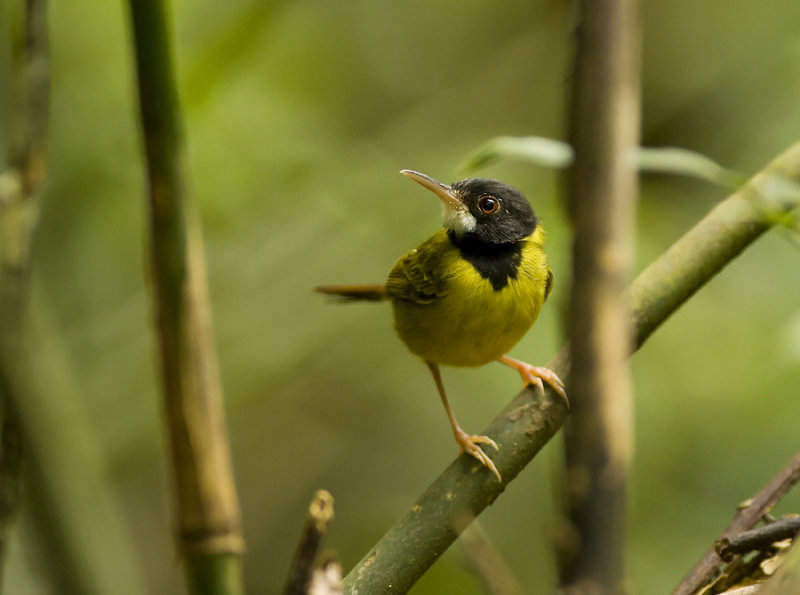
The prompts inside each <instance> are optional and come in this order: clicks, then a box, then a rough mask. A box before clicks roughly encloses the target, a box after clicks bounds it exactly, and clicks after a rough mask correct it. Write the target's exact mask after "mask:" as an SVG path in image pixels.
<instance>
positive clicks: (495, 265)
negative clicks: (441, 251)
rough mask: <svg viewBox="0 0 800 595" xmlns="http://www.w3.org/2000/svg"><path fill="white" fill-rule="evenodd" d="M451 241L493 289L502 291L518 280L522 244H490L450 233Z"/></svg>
mask: <svg viewBox="0 0 800 595" xmlns="http://www.w3.org/2000/svg"><path fill="white" fill-rule="evenodd" d="M447 235H448V236H449V237H450V241H451V242H453V244H455V246H456V247H457V248H458V249H459V250H460V251H461V256H462V257H464V259H465V260H466V261H467V262H469V263H470V264H471V265H472V266H473V267H474V268H475V270H476V271H477V272H478V274H479V275H480V276H481V277H483V278H484V279H486V280H487V281H489V283H491V284H492V289H494V290H495V291H500V290H501V289H503V288H504V287H505V286H507V285H508V283H509V282H510V281H511V280H512V279H516V278H517V273H518V272H519V265H520V263H521V262H522V242H513V243H509V244H489V243H485V242H479V241H470V240H469V239H467V238H456V237H455V234H451V233H448V234H447Z"/></svg>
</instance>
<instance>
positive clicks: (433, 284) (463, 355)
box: [387, 227, 551, 366]
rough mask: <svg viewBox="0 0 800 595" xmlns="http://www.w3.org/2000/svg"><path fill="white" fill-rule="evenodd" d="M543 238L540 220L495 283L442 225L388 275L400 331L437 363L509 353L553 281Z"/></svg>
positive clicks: (465, 362) (466, 362)
mask: <svg viewBox="0 0 800 595" xmlns="http://www.w3.org/2000/svg"><path fill="white" fill-rule="evenodd" d="M543 239H544V234H543V231H542V230H541V227H538V228H537V229H536V230H535V231H534V233H533V234H531V236H529V237H528V238H527V239H526V240H524V241H523V243H522V245H521V252H520V254H519V257H518V258H517V259H516V261H515V266H514V269H515V270H514V271H513V273H512V274H510V275H509V276H508V278H507V279H506V282H505V283H504V284H502V285H503V286H502V287H501V288H499V289H497V288H496V287H495V286H496V285H499V284H498V283H497V280H496V279H495V284H494V285H493V283H492V282H490V280H489V279H488V278H486V277H485V276H483V275H482V274H481V273H480V272H479V271H478V269H477V268H476V266H475V265H473V264H472V263H470V262H469V261H468V260H466V259H465V258H464V257H463V256H462V254H461V252H460V251H459V249H458V248H456V247H455V246H454V245H453V244H452V243H451V242H450V240H449V238H448V237H447V235H446V233H445V232H444V231H441V232H439V233H437V234H435V235H434V236H433V237H432V238H430V239H429V240H428V241H427V242H425V243H424V244H422V246H420V247H419V248H418V249H417V250H415V251H414V252H411V253H409V254H408V255H406V256H404V257H403V258H401V259H400V260H399V261H398V263H397V264H396V265H395V267H394V269H393V270H392V272H391V273H390V275H389V280H388V282H387V290H388V293H389V296H390V297H391V298H392V304H393V306H394V319H395V329H396V330H397V334H398V335H399V336H400V338H401V339H402V340H403V341H404V342H405V343H406V345H407V346H408V348H409V349H410V350H411V351H412V352H413V353H415V354H417V355H419V356H420V357H421V358H422V359H424V360H425V361H428V362H432V363H437V364H444V365H451V366H481V365H484V364H486V363H489V362H491V361H493V360H495V359H497V358H498V357H500V356H501V355H503V354H505V353H507V352H508V351H509V350H510V349H511V348H512V347H513V346H514V345H515V344H516V343H517V342H518V341H519V340H520V339H521V338H522V337H523V335H524V334H525V333H526V332H527V331H528V329H529V328H530V327H531V325H532V324H533V323H534V322H535V321H536V318H537V316H538V315H539V310H540V309H541V307H542V304H543V303H544V300H545V298H546V294H547V290H548V289H549V285H548V284H549V282H550V276H551V273H550V269H549V268H548V266H547V262H546V257H545V253H544V249H543V247H542V242H543ZM485 274H486V273H485V271H484V275H485Z"/></svg>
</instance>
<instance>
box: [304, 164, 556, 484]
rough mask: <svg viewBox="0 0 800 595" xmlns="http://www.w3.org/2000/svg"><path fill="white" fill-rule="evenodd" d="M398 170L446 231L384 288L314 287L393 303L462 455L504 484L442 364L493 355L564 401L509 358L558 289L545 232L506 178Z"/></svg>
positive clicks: (551, 376) (470, 362) (397, 323)
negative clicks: (425, 194)
mask: <svg viewBox="0 0 800 595" xmlns="http://www.w3.org/2000/svg"><path fill="white" fill-rule="evenodd" d="M400 173H401V174H403V175H405V176H406V177H408V178H411V179H412V180H414V181H415V182H417V183H418V184H420V185H422V186H423V187H425V188H427V189H428V190H430V191H431V192H433V193H434V194H436V196H438V197H439V198H440V199H441V201H442V206H443V218H444V229H441V230H439V231H438V232H436V233H435V234H433V236H431V237H430V238H429V239H428V240H427V241H426V242H424V243H423V244H422V245H421V246H419V247H418V248H417V249H416V250H412V251H411V252H409V253H408V254H406V255H405V256H403V257H402V258H401V259H400V260H398V261H397V264H395V265H394V268H393V269H392V270H391V272H390V273H389V278H388V280H387V281H386V284H385V285H325V286H321V287H317V288H315V290H316V291H318V292H320V293H323V294H326V295H332V296H337V297H339V298H343V299H344V300H346V301H360V300H365V301H382V300H387V299H388V300H390V301H391V303H392V306H393V309H394V327H395V330H396V331H397V334H398V335H399V336H400V338H401V339H402V340H403V341H404V342H405V344H406V345H407V346H408V348H409V349H410V350H411V352H412V353H415V354H416V355H418V356H419V357H421V358H422V359H423V360H424V361H425V363H426V364H428V367H429V368H430V370H431V373H432V374H433V379H434V381H435V382H436V388H437V389H438V391H439V396H440V397H441V399H442V403H443V404H444V408H445V410H446V411H447V416H448V418H449V419H450V425H451V426H452V428H453V433H454V434H455V438H456V442H457V443H458V444H459V446H460V447H461V450H462V452H466V453H467V454H469V455H471V456H473V457H475V458H476V459H478V460H479V461H480V462H481V463H482V464H483V465H485V466H486V467H487V468H489V469H490V470H491V471H492V473H494V474H495V476H496V477H497V480H498V481H500V482H502V478H501V477H500V473H499V471H498V470H497V467H496V466H495V464H494V462H493V461H492V460H491V459H490V458H489V456H488V455H487V454H486V453H485V452H484V451H483V450H482V449H481V448H480V447H479V446H478V445H479V444H487V445H489V446H491V447H492V448H494V449H495V450H498V446H497V443H496V442H495V441H494V440H492V439H491V438H489V437H488V436H473V435H470V434H467V433H466V432H465V431H464V430H462V429H461V428H460V427H459V425H458V422H456V418H455V416H454V415H453V410H452V409H451V408H450V404H449V403H448V401H447V396H446V395H445V391H444V385H443V384H442V377H441V374H440V372H439V366H440V365H447V366H471V367H475V366H482V365H484V364H487V363H489V362H491V361H494V360H497V361H499V362H502V363H504V364H506V365H507V366H510V367H511V368H514V369H515V370H517V371H518V372H519V373H520V375H521V376H522V379H523V382H524V386H528V385H531V384H533V385H536V386H537V387H538V388H539V389H540V390H542V391H543V390H544V386H543V384H542V381H544V382H547V383H548V384H549V385H550V386H552V387H553V388H554V389H555V390H556V391H557V392H558V394H559V395H561V397H562V398H564V399H565V400H566V397H567V396H566V393H565V392H564V384H563V382H562V381H561V379H560V378H559V377H558V376H557V375H556V374H555V373H554V372H553V371H552V370H549V369H547V368H541V367H537V366H532V365H530V364H526V363H525V362H521V361H518V360H515V359H512V358H510V357H508V356H507V355H506V353H507V352H508V351H509V350H510V349H511V348H512V347H513V346H514V345H515V344H516V343H517V342H518V341H519V340H520V339H521V338H522V337H523V335H525V333H526V332H528V329H529V328H530V327H531V325H533V323H534V322H535V321H536V318H537V317H538V316H539V310H541V308H542V304H544V301H545V300H546V299H547V296H548V295H549V294H550V290H551V289H552V287H553V272H552V271H551V270H550V267H549V266H547V257H546V255H545V252H544V229H543V228H542V225H541V223H540V222H539V219H538V218H537V217H536V215H535V214H534V212H533V209H532V208H531V206H530V204H529V203H528V201H527V199H526V198H525V196H523V194H522V193H521V192H520V191H519V190H517V189H515V188H512V187H511V186H509V185H507V184H504V183H502V182H498V181H496V180H490V179H488V178H472V179H468V180H462V181H460V182H456V183H454V184H452V185H451V186H448V185H446V184H443V183H441V182H439V181H437V180H434V179H433V178H431V177H429V176H426V175H425V174H421V173H419V172H416V171H411V170H408V169H404V170H403V171H401V172H400Z"/></svg>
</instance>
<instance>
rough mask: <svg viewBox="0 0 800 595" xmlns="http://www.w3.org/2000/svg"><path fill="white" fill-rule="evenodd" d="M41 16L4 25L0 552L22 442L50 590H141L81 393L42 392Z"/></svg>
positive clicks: (40, 6) (63, 383) (63, 385)
mask: <svg viewBox="0 0 800 595" xmlns="http://www.w3.org/2000/svg"><path fill="white" fill-rule="evenodd" d="M19 4H20V5H22V4H23V3H22V2H20V3H19ZM46 8H47V7H46V2H45V1H44V0H26V1H25V2H24V9H23V10H22V11H20V14H19V15H17V14H14V15H13V17H14V18H13V19H10V21H12V22H13V23H16V22H17V21H18V20H19V21H22V22H23V23H24V25H23V27H22V33H21V35H14V36H12V37H13V40H14V43H13V48H12V59H11V67H10V68H9V70H10V72H11V74H10V79H11V81H12V82H11V84H10V85H8V87H9V88H10V89H11V90H12V93H11V94H10V95H11V97H10V105H9V128H10V134H9V141H8V164H7V169H6V170H5V171H4V172H3V173H2V175H0V398H2V405H3V415H4V417H3V424H2V452H1V453H0V555H2V556H5V553H6V550H7V548H8V544H9V539H10V529H11V526H12V521H13V518H14V516H15V512H16V511H17V509H18V508H19V494H20V462H21V458H22V451H23V445H24V452H25V463H26V464H25V467H26V471H27V472H26V474H25V475H26V479H27V480H28V481H27V482H26V485H28V486H29V490H28V493H27V498H26V500H27V503H28V504H29V506H30V511H31V514H30V519H31V521H32V524H33V525H34V529H35V531H36V536H37V537H38V538H39V540H38V541H37V542H36V545H38V546H39V548H40V551H38V552H37V554H38V555H39V557H40V558H42V559H44V563H43V564H42V566H43V567H44V568H45V569H46V572H47V578H48V579H49V580H50V581H52V583H53V588H54V589H55V590H56V591H58V592H59V593H86V594H87V595H91V594H100V593H109V592H117V593H126V594H127V593H144V592H145V589H144V586H143V584H142V582H141V580H140V575H139V573H138V569H137V568H136V565H135V563H134V559H133V554H132V550H131V545H130V541H129V539H128V536H127V534H126V531H125V527H124V525H123V524H122V523H121V522H120V517H119V514H118V511H117V510H116V508H115V502H114V501H113V499H112V498H111V497H110V496H109V494H108V491H107V489H106V487H107V486H106V485H105V484H104V481H105V477H104V475H103V473H104V471H105V469H103V468H102V463H103V461H102V460H101V459H102V457H99V456H98V454H99V449H97V448H92V446H91V438H92V426H91V424H90V422H87V421H86V419H85V418H84V417H83V416H82V415H81V413H80V406H79V403H78V400H79V398H80V394H79V393H77V391H74V390H70V389H69V386H70V385H71V384H74V383H70V382H69V381H68V380H66V379H65V378H64V377H61V378H59V379H58V381H56V382H54V383H51V384H50V385H49V386H48V387H47V389H45V390H42V388H41V382H42V381H41V377H42V376H48V375H49V374H50V372H51V371H52V369H53V367H54V363H55V360H56V359H58V358H57V355H56V354H59V353H62V351H61V350H59V349H57V348H54V344H55V343H58V341H57V340H55V341H54V340H53V338H52V337H45V338H42V337H36V336H35V335H36V332H35V331H36V328H35V326H34V328H33V329H31V325H30V324H29V320H28V316H27V314H28V309H29V308H30V306H31V304H30V302H31V299H30V293H31V292H30V277H31V239H32V235H33V232H34V229H35V226H36V221H37V217H38V212H39V196H40V194H41V193H42V191H43V188H44V182H45V175H46V170H47V136H48V121H49V111H50V110H49V99H50V98H49V96H50V69H49V51H48V32H47V10H46ZM34 322H35V321H34ZM32 330H33V332H31V331H32ZM32 335H33V336H32ZM37 341H38V342H37ZM32 344H33V345H34V346H33V347H32ZM34 370H35V373H34ZM52 387H57V390H52ZM0 561H2V559H1V558H0ZM1 580H2V577H0V581H1ZM0 584H2V583H0ZM121 585H124V586H121ZM6 586H7V585H6Z"/></svg>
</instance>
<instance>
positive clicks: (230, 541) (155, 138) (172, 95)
mask: <svg viewBox="0 0 800 595" xmlns="http://www.w3.org/2000/svg"><path fill="white" fill-rule="evenodd" d="M129 7H130V13H131V17H132V26H133V38H134V39H133V41H134V49H135V55H136V72H137V77H138V83H139V106H140V110H141V120H142V129H143V140H144V149H145V156H146V161H147V170H148V184H149V216H150V232H151V235H150V240H151V245H150V248H151V250H150V256H151V266H152V272H153V285H154V287H153V289H154V294H155V295H154V298H155V309H156V319H157V327H158V336H159V339H160V342H159V348H160V355H161V367H162V382H163V387H164V406H165V413H166V424H167V431H168V436H169V444H170V454H171V457H172V472H173V474H174V486H175V493H176V507H177V510H176V516H177V530H178V540H179V547H180V550H181V552H182V554H183V555H184V556H185V570H186V575H187V581H188V583H189V587H190V590H191V591H192V592H196V593H240V592H241V591H242V577H241V553H242V551H243V548H244V542H243V539H242V534H241V520H240V510H239V503H238V499H237V495H236V488H235V485H234V478H233V470H232V465H231V460H230V449H229V445H228V439H227V432H226V427H225V417H224V408H223V398H222V389H221V385H220V380H219V372H218V368H217V365H218V364H217V358H216V352H215V348H214V342H213V337H212V331H211V317H210V308H209V301H208V288H207V281H206V274H205V268H204V257H203V252H202V239H201V235H200V228H199V225H198V223H197V215H196V213H195V211H194V206H193V204H192V202H191V200H190V196H189V193H188V192H187V191H186V175H185V167H184V164H183V134H182V123H181V114H180V109H179V105H178V98H177V91H176V85H175V80H174V74H173V57H172V52H171V47H170V41H169V31H168V26H167V16H166V9H165V6H164V3H163V2H161V0H130V2H129Z"/></svg>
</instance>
